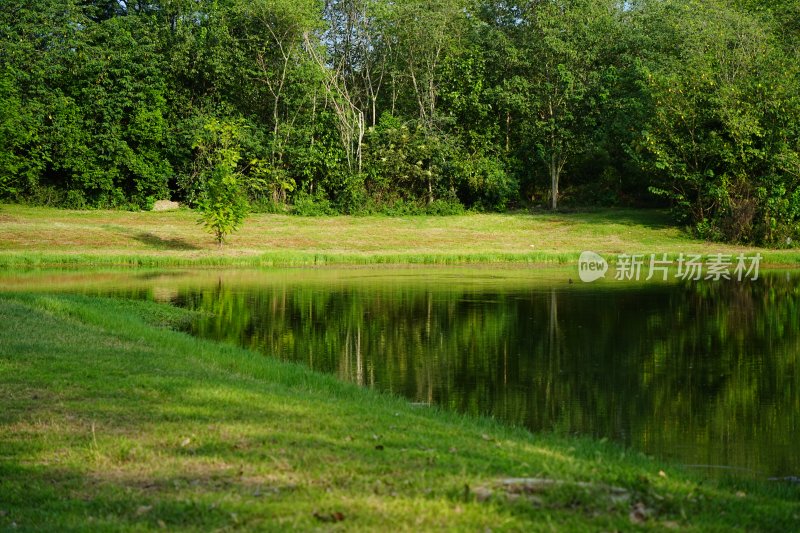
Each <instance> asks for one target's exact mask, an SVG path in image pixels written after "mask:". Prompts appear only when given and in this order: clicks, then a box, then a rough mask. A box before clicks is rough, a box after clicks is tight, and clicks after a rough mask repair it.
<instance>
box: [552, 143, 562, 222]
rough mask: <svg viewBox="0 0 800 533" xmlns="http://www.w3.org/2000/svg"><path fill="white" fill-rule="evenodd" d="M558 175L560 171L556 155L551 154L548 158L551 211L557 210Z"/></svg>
mask: <svg viewBox="0 0 800 533" xmlns="http://www.w3.org/2000/svg"><path fill="white" fill-rule="evenodd" d="M560 173H561V169H560V168H559V164H558V163H557V162H556V155H555V154H552V155H551V156H550V196H551V200H552V202H551V207H552V209H553V211H555V210H556V209H558V178H559V174H560Z"/></svg>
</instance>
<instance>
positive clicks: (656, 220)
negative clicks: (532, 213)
mask: <svg viewBox="0 0 800 533" xmlns="http://www.w3.org/2000/svg"><path fill="white" fill-rule="evenodd" d="M542 213H544V212H542ZM551 214H553V215H556V216H561V217H564V218H565V219H569V220H572V221H575V222H577V221H581V222H585V223H590V224H621V225H624V226H639V227H642V228H648V229H654V230H660V229H668V228H676V227H678V225H676V224H675V222H674V221H673V220H672V217H671V216H670V214H669V212H668V211H667V210H666V209H596V210H595V209H589V210H564V211H557V212H556V213H551Z"/></svg>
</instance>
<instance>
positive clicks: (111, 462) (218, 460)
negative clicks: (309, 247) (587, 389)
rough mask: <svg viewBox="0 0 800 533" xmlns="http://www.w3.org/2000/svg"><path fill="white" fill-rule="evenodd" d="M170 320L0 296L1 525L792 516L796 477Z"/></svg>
mask: <svg viewBox="0 0 800 533" xmlns="http://www.w3.org/2000/svg"><path fill="white" fill-rule="evenodd" d="M186 320H187V315H186V314H185V312H184V311H181V310H177V309H174V308H171V307H168V306H162V305H158V304H154V303H144V302H128V301H119V300H112V299H93V298H87V297H74V296H33V295H9V294H3V295H0V530H12V529H13V530H21V531H33V530H38V531H70V530H91V531H133V530H135V531H145V530H151V529H166V530H169V531H179V530H194V531H211V530H275V531H284V530H287V529H296V530H305V531H308V530H324V531H328V530H347V531H351V530H355V531H357V530H376V531H386V530H396V531H412V530H413V531H420V530H457V531H484V530H487V529H491V530H493V531H532V530H548V531H549V530H563V531H615V530H636V529H641V528H647V529H656V530H659V529H661V530H663V529H685V530H717V531H728V530H731V529H740V530H749V531H753V530H774V531H789V530H797V529H798V528H800V503H798V502H799V501H800V498H799V497H800V489H799V488H798V487H796V486H791V485H788V484H783V483H775V482H767V481H762V482H755V481H749V482H746V481H734V480H727V481H724V480H722V481H709V480H706V481H700V480H699V478H693V477H691V475H690V474H687V473H684V472H682V471H681V470H679V469H677V468H673V467H672V466H670V465H669V464H666V463H663V462H657V461H654V460H650V459H647V458H645V457H643V456H641V455H639V454H633V453H629V452H625V451H623V450H622V449H620V448H618V447H616V446H614V445H611V444H608V443H602V442H593V441H589V440H583V439H566V438H556V437H552V436H534V435H531V434H530V433H527V432H525V431H523V430H517V429H513V428H508V427H504V426H501V425H499V424H496V423H494V422H492V421H489V420H484V419H473V418H467V417H463V416H459V415H456V414H451V413H444V412H440V411H437V410H434V409H430V408H425V407H415V406H412V405H410V404H408V403H406V402H404V401H402V400H401V399H398V398H395V397H390V396H387V395H383V394H378V393H374V392H372V391H370V390H366V389H360V388H357V387H355V386H353V385H349V384H345V383H341V382H338V381H336V380H335V379H334V378H333V377H330V376H325V375H321V374H315V373H313V372H310V371H308V370H306V369H304V368H302V367H300V366H295V365H291V364H285V363H281V362H277V361H274V360H271V359H269V358H265V357H263V356H260V355H258V354H255V353H252V352H248V351H245V350H242V349H238V348H235V347H232V346H223V345H219V344H216V343H212V342H207V341H202V340H198V339H195V338H192V337H190V336H188V335H185V334H182V333H177V332H175V331H171V330H169V329H167V328H166V327H164V326H180V325H181V324H182V323H185V321H186ZM508 478H534V479H533V480H531V479H528V480H527V481H522V482H519V481H517V482H512V483H510V484H507V485H505V486H504V485H503V480H507V479H508Z"/></svg>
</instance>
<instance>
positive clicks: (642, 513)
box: [628, 502, 653, 524]
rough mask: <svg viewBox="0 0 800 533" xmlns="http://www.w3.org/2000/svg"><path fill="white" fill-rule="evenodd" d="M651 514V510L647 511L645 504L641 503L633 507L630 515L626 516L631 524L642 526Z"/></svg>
mask: <svg viewBox="0 0 800 533" xmlns="http://www.w3.org/2000/svg"><path fill="white" fill-rule="evenodd" d="M651 514H653V511H652V510H650V509H648V508H647V506H645V504H643V503H642V502H638V503H637V504H636V505H634V506H633V509H631V512H630V514H628V518H629V519H630V521H631V523H632V524H643V523H645V522H647V519H648V518H650V515H651Z"/></svg>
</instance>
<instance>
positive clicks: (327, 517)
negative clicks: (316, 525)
mask: <svg viewBox="0 0 800 533" xmlns="http://www.w3.org/2000/svg"><path fill="white" fill-rule="evenodd" d="M314 518H316V519H317V520H319V521H320V522H341V521H343V520H344V515H343V514H342V513H340V512H339V511H334V512H332V513H319V512H317V511H314Z"/></svg>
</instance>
